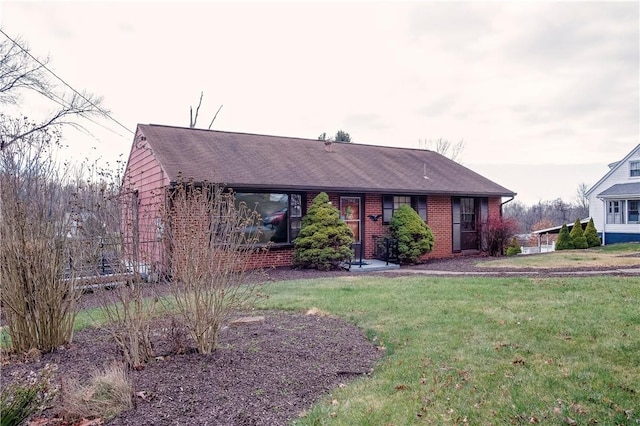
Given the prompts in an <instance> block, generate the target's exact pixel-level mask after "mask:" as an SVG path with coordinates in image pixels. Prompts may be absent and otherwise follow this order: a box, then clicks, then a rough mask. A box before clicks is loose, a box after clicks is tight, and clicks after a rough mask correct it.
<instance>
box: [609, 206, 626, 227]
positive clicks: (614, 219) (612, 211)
mask: <svg viewBox="0 0 640 426" xmlns="http://www.w3.org/2000/svg"><path fill="white" fill-rule="evenodd" d="M623 212H624V201H621V200H615V201H609V202H607V223H611V224H620V223H624V215H623Z"/></svg>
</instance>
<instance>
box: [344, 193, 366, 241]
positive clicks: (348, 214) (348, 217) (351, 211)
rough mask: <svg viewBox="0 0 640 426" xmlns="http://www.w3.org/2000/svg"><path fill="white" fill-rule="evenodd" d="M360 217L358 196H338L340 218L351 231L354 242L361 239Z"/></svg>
mask: <svg viewBox="0 0 640 426" xmlns="http://www.w3.org/2000/svg"><path fill="white" fill-rule="evenodd" d="M361 217H362V215H361V211H360V197H340V218H341V219H342V220H344V222H345V223H346V224H347V226H348V227H349V228H351V231H353V237H354V239H355V241H356V243H359V242H360V241H361V238H360V237H361V233H362V222H361Z"/></svg>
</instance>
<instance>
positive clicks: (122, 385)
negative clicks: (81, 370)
mask: <svg viewBox="0 0 640 426" xmlns="http://www.w3.org/2000/svg"><path fill="white" fill-rule="evenodd" d="M132 393H133V385H132V384H131V381H130V380H129V377H128V375H127V369H126V367H125V366H124V365H123V364H118V363H114V364H112V365H110V366H108V367H106V368H105V369H104V371H96V372H95V373H94V374H93V375H92V376H91V379H90V380H89V382H88V383H81V382H80V381H78V380H77V379H68V380H66V381H65V382H64V384H63V387H62V388H61V394H60V400H61V410H62V412H63V413H64V414H65V417H66V418H68V419H81V418H93V417H99V418H102V419H104V420H108V419H111V418H113V417H115V416H116V415H117V414H119V413H121V412H123V411H126V410H129V409H131V408H132V406H133V403H132V399H131V396H132Z"/></svg>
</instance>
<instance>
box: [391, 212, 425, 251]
mask: <svg viewBox="0 0 640 426" xmlns="http://www.w3.org/2000/svg"><path fill="white" fill-rule="evenodd" d="M389 232H390V233H391V237H392V238H396V239H397V240H398V259H399V260H400V262H402V263H415V262H417V261H418V259H420V257H421V256H422V255H424V254H426V253H429V252H430V251H431V250H432V249H433V244H434V238H433V233H432V232H431V228H429V226H428V225H427V224H426V223H424V221H423V220H422V218H421V217H420V215H418V213H417V212H416V211H415V210H413V209H412V208H411V207H410V206H408V205H402V206H400V207H399V208H398V209H397V210H396V211H395V212H394V213H393V216H392V217H391V220H390V221H389Z"/></svg>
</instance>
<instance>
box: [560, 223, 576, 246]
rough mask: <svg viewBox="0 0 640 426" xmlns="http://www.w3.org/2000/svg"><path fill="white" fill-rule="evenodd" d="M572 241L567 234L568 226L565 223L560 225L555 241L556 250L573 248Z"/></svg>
mask: <svg viewBox="0 0 640 426" xmlns="http://www.w3.org/2000/svg"><path fill="white" fill-rule="evenodd" d="M573 248H574V247H573V241H572V240H571V236H570V235H569V228H567V225H566V224H565V225H562V228H560V233H559V234H558V241H557V242H556V250H571V249H573Z"/></svg>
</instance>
